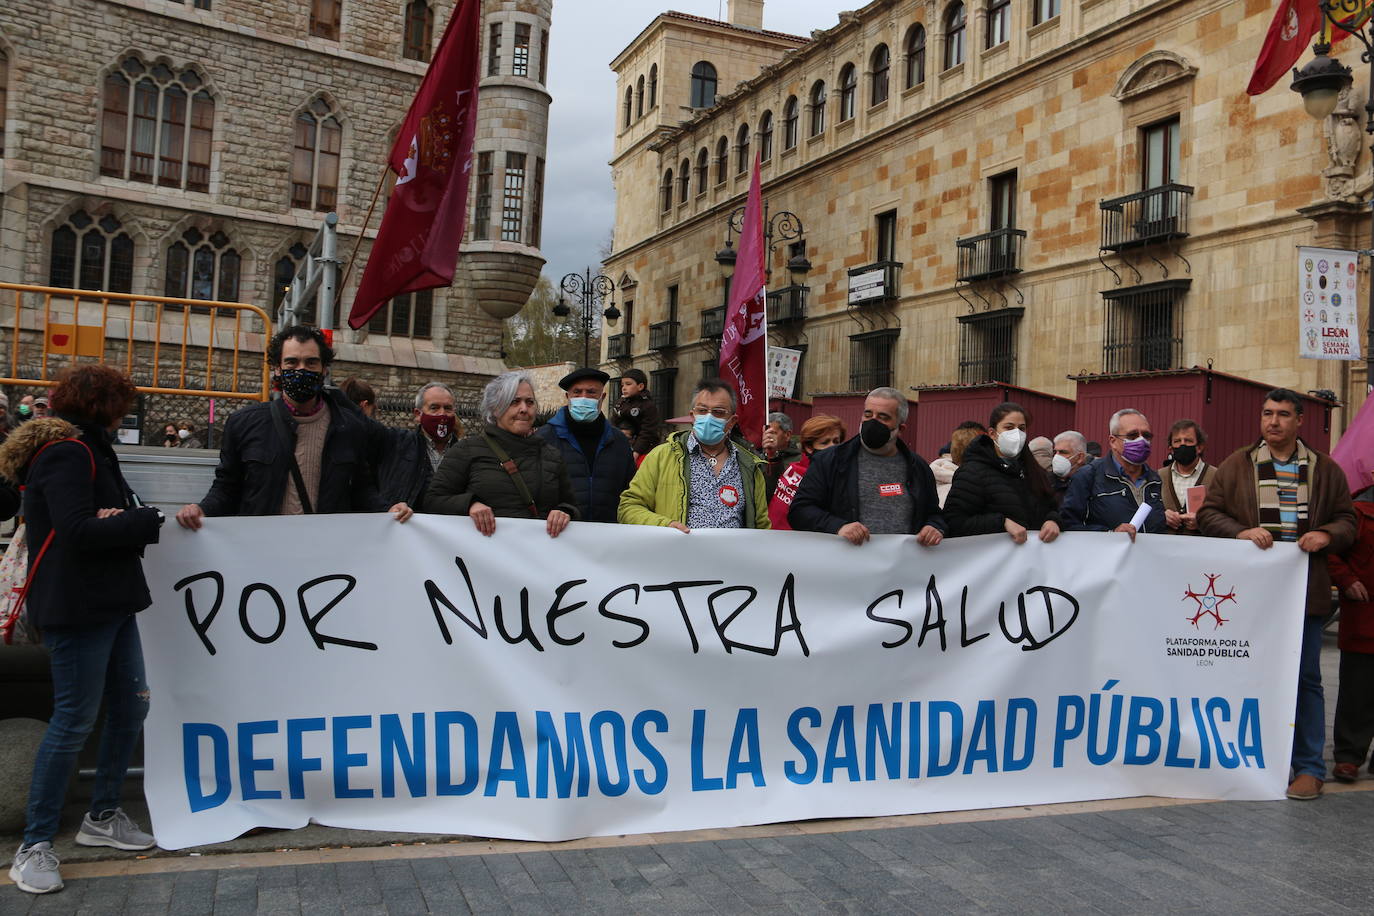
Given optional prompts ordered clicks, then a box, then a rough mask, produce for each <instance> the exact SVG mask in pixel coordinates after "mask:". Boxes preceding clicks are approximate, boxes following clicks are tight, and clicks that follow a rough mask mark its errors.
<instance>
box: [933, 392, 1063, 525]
mask: <svg viewBox="0 0 1374 916" xmlns="http://www.w3.org/2000/svg"><path fill="white" fill-rule="evenodd" d="M1029 425H1030V414H1029V413H1027V411H1026V409H1025V408H1024V407H1022V406H1021V405H1020V404H1015V403H1012V402H1011V401H1008V402H1006V403H1003V404H998V405H997V406H996V407H994V408H993V410H992V416H991V418H990V419H989V421H988V434H987V435H986V436H979V437H978V438H977V439H974V440H973V442H971V443H970V444H969V446H968V448H967V449H966V450H965V451H964V458H963V461H962V463H961V464H960V465H959V470H958V471H957V472H955V474H954V483H953V485H952V486H951V487H950V490H949V496H948V497H947V498H946V499H945V521H946V522H948V523H949V533H950V536H951V537H961V536H963V535H972V534H995V533H996V532H999V531H1005V532H1006V533H1007V534H1008V535H1010V536H1011V539H1012V540H1013V541H1015V542H1016V543H1017V544H1024V543H1025V542H1026V539H1027V537H1028V535H1029V532H1030V531H1031V530H1037V531H1038V532H1039V535H1040V540H1042V541H1044V542H1046V543H1049V542H1050V541H1053V540H1054V539H1055V538H1057V537H1058V536H1059V509H1058V507H1057V505H1056V503H1055V499H1054V489H1053V486H1052V484H1051V482H1050V478H1049V475H1048V474H1046V473H1045V469H1044V468H1042V467H1041V466H1040V464H1039V462H1037V461H1036V460H1035V458H1034V456H1032V455H1031V453H1030V451H1029V449H1027V448H1026V438H1027V432H1026V428H1027V427H1028V426H1029Z"/></svg>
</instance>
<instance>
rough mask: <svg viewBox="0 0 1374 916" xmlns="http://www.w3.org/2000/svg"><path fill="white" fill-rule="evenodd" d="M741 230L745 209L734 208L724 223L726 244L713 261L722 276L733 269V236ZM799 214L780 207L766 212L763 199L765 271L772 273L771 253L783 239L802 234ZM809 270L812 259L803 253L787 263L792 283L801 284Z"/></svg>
mask: <svg viewBox="0 0 1374 916" xmlns="http://www.w3.org/2000/svg"><path fill="white" fill-rule="evenodd" d="M743 231H744V208H743V207H737V208H736V209H735V211H734V212H733V213H731V214H730V217H729V219H727V220H726V222H725V247H724V248H722V249H721V250H720V251H717V252H716V263H717V264H719V265H720V266H721V270H722V272H723V273H724V274H725V279H727V280H728V279H730V277H731V276H732V275H733V274H734V272H735V259H736V257H737V252H736V251H735V242H734V237H735V236H736V235H739V234H740V233H742V232H743ZM804 232H805V230H804V229H803V228H802V221H801V217H800V216H798V215H797V214H795V213H793V212H792V211H791V210H779V211H778V212H777V213H773V214H771V215H770V214H769V212H768V202H767V201H764V202H763V243H764V246H765V249H766V250H767V251H768V254H769V257H768V266H767V268H766V269H767V270H768V272H769V273H772V261H773V258H772V254H773V251H774V249H776V248H777V247H778V246H779V245H781V244H782V243H783V242H790V241H792V240H794V239H799V238H801V237H802V235H803V234H804ZM809 270H811V262H810V261H808V260H807V259H806V255H804V254H799V255H797V256H796V257H793V258H791V259H790V260H788V262H787V271H788V273H789V274H791V275H792V276H793V278H794V279H793V282H794V283H797V284H800V282H801V279H802V278H804V277H805V276H806V274H807V272H808V271H809Z"/></svg>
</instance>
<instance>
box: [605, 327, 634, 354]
mask: <svg viewBox="0 0 1374 916" xmlns="http://www.w3.org/2000/svg"><path fill="white" fill-rule="evenodd" d="M606 358H607V359H629V358H630V334H629V332H626V333H624V334H612V335H611V336H610V337H607V338H606Z"/></svg>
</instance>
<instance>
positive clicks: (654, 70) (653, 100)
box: [649, 64, 658, 111]
mask: <svg viewBox="0 0 1374 916" xmlns="http://www.w3.org/2000/svg"><path fill="white" fill-rule="evenodd" d="M657 107H658V64H654V65H653V66H652V67H650V68H649V110H650V111H653V110H654V109H655V108H657Z"/></svg>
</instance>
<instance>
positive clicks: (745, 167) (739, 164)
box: [735, 124, 749, 172]
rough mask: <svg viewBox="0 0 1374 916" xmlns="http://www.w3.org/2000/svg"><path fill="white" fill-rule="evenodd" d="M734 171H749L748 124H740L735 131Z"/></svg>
mask: <svg viewBox="0 0 1374 916" xmlns="http://www.w3.org/2000/svg"><path fill="white" fill-rule="evenodd" d="M735 171H736V172H747V171H749V125H748V124H741V125H740V126H739V130H738V131H736V132H735Z"/></svg>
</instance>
